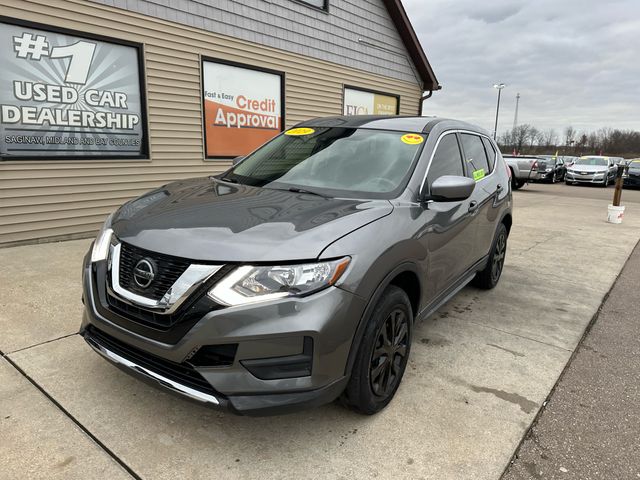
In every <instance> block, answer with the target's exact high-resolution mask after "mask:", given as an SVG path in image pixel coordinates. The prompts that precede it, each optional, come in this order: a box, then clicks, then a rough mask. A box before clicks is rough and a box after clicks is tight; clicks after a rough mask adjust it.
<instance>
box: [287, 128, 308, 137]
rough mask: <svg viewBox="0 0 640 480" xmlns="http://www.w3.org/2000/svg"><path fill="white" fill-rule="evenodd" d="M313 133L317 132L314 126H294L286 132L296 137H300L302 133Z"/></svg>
mask: <svg viewBox="0 0 640 480" xmlns="http://www.w3.org/2000/svg"><path fill="white" fill-rule="evenodd" d="M312 133H315V130H314V129H313V128H303V127H300V128H292V129H291V130H287V131H286V132H284V134H285V135H293V136H294V137H300V136H302V135H311V134H312Z"/></svg>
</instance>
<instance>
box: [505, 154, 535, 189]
mask: <svg viewBox="0 0 640 480" xmlns="http://www.w3.org/2000/svg"><path fill="white" fill-rule="evenodd" d="M502 157H503V158H504V161H505V162H506V163H507V166H508V167H509V169H510V170H511V187H512V188H513V189H514V190H517V189H518V188H521V187H522V186H524V184H526V183H527V182H530V181H532V180H538V178H539V177H538V162H539V161H540V160H541V158H540V157H536V156H530V155H503V156H502Z"/></svg>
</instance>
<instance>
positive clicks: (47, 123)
mask: <svg viewBox="0 0 640 480" xmlns="http://www.w3.org/2000/svg"><path fill="white" fill-rule="evenodd" d="M139 55H140V52H139V47H137V46H135V45H124V44H122V43H120V42H118V41H113V42H112V41H105V40H104V39H102V38H101V39H99V40H98V39H95V38H93V37H91V38H89V37H86V36H77V35H71V34H67V32H66V31H65V32H60V31H55V32H54V31H49V30H44V29H42V28H41V27H40V26H38V28H31V27H30V26H28V25H13V24H9V23H0V62H1V63H0V64H1V65H2V68H1V69H0V134H1V138H0V159H2V160H13V159H22V158H27V159H31V158H33V159H37V158H42V159H55V158H87V157H96V158H100V157H103V158H104V157H122V156H126V157H128V158H131V157H134V158H135V157H141V156H144V155H145V154H146V146H145V141H144V122H143V115H142V111H143V101H142V95H141V86H140V68H139Z"/></svg>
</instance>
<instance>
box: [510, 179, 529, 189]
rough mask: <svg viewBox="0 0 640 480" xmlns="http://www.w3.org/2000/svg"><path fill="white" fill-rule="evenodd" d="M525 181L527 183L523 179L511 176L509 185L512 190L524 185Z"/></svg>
mask: <svg viewBox="0 0 640 480" xmlns="http://www.w3.org/2000/svg"><path fill="white" fill-rule="evenodd" d="M525 183H527V182H525V181H524V180H518V179H517V178H515V177H513V178H512V179H511V187H512V188H513V189H514V190H518V189H519V188H522V187H524V184H525Z"/></svg>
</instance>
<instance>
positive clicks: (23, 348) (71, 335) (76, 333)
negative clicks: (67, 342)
mask: <svg viewBox="0 0 640 480" xmlns="http://www.w3.org/2000/svg"><path fill="white" fill-rule="evenodd" d="M74 335H78V332H74V333H69V334H67V335H62V336H61V337H57V338H51V339H49V340H45V341H44V342H40V343H34V344H33V345H29V346H27V347H22V348H19V349H17V350H12V351H10V352H7V353H5V355H12V354H14V353H18V352H23V351H25V350H29V349H30V348H34V347H39V346H40V345H46V344H47V343H51V342H55V341H57V340H62V339H63V338H69V337H73V336H74Z"/></svg>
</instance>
